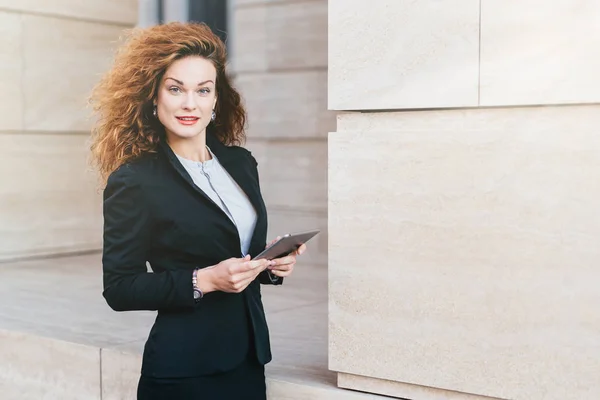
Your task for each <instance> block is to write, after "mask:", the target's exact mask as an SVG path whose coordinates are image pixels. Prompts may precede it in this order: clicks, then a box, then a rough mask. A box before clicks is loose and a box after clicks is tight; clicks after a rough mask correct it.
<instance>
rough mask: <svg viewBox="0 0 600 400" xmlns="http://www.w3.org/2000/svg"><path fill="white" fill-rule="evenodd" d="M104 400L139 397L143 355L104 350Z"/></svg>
mask: <svg viewBox="0 0 600 400" xmlns="http://www.w3.org/2000/svg"><path fill="white" fill-rule="evenodd" d="M101 357H102V400H128V399H135V398H136V396H137V385H138V381H139V379H140V368H141V365H142V356H141V354H132V353H125V352H122V351H119V350H112V349H102V350H101Z"/></svg>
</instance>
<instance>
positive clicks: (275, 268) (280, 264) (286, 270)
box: [267, 236, 306, 278]
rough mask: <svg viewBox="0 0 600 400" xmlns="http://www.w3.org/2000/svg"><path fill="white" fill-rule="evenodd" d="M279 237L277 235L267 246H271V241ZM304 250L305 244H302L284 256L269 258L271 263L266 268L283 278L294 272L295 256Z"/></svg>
mask: <svg viewBox="0 0 600 400" xmlns="http://www.w3.org/2000/svg"><path fill="white" fill-rule="evenodd" d="M280 238H281V237H280V236H277V239H275V240H273V241H272V242H271V243H269V245H268V246H267V247H269V246H272V245H273V243H275V242H276V241H278V240H279V239H280ZM305 251H306V245H305V244H303V245H301V246H300V247H298V249H296V250H295V251H294V252H293V253H291V254H288V255H287V256H285V257H281V258H276V259H274V260H271V263H272V264H271V265H270V266H268V267H267V268H268V269H269V271H271V273H272V274H273V275H275V276H279V277H281V278H285V277H286V276H290V275H291V274H292V272H294V266H295V265H296V257H297V256H299V255H300V254H302V253H304V252H305Z"/></svg>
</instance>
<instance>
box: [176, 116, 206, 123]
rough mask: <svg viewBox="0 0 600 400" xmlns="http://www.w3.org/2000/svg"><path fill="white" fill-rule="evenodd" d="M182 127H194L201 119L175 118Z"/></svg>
mask: <svg viewBox="0 0 600 400" xmlns="http://www.w3.org/2000/svg"><path fill="white" fill-rule="evenodd" d="M175 118H177V121H179V123H180V124H181V125H194V124H195V123H196V122H198V120H199V119H200V118H198V117H175Z"/></svg>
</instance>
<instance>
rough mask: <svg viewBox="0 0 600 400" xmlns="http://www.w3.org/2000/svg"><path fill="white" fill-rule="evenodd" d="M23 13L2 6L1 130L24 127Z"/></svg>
mask: <svg viewBox="0 0 600 400" xmlns="http://www.w3.org/2000/svg"><path fill="white" fill-rule="evenodd" d="M22 34H23V33H22V26H21V16H20V15H18V14H14V13H6V12H3V11H2V10H1V9H0V48H1V49H2V52H0V110H2V113H1V114H0V131H3V130H20V129H21V128H22V127H23V94H22V92H21V80H22V76H23V59H22V57H21V46H20V44H21V40H22Z"/></svg>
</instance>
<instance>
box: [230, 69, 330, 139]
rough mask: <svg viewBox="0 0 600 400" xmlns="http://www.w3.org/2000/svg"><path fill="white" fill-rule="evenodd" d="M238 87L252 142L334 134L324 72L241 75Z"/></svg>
mask: <svg viewBox="0 0 600 400" xmlns="http://www.w3.org/2000/svg"><path fill="white" fill-rule="evenodd" d="M235 83H236V86H237V87H238V89H239V90H240V91H241V93H242V96H243V98H244V100H245V105H246V107H247V110H248V132H247V133H248V136H249V137H251V138H286V139H295V138H300V139H306V138H314V137H320V138H326V137H327V133H328V132H331V131H333V130H335V112H333V111H328V110H327V71H325V70H300V71H297V70H294V71H285V72H270V73H252V74H241V75H240V76H238V78H237V79H236V81H235Z"/></svg>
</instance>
